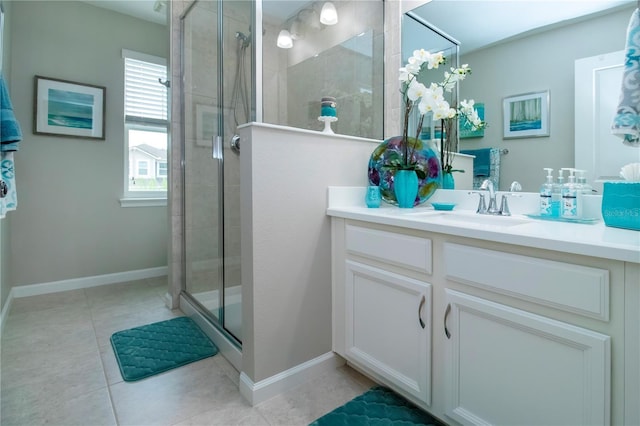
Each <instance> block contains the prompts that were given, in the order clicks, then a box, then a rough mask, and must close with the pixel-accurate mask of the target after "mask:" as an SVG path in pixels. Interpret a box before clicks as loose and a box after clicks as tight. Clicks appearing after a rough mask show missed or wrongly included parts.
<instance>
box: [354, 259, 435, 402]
mask: <svg viewBox="0 0 640 426" xmlns="http://www.w3.org/2000/svg"><path fill="white" fill-rule="evenodd" d="M345 283H346V286H345V287H346V294H345V302H346V303H345V310H346V312H345V316H346V336H345V338H346V342H345V343H346V355H347V358H348V359H349V361H352V362H353V363H354V364H356V365H359V366H361V367H363V368H365V369H366V370H368V371H369V372H370V373H372V374H374V375H376V376H378V377H380V378H382V379H383V380H384V381H386V382H387V383H388V384H389V385H391V386H393V387H396V388H397V389H398V390H400V391H401V392H402V391H404V392H406V393H408V394H410V395H412V396H414V397H416V398H417V399H419V400H420V401H422V402H425V403H427V404H430V403H431V394H430V387H431V343H430V342H431V285H430V284H427V283H425V282H422V281H418V280H415V279H411V278H408V277H405V276H402V275H398V274H395V273H392V272H388V271H384V270H382V269H378V268H375V267H372V266H369V265H364V264H361V263H357V262H351V261H347V262H346V281H345Z"/></svg>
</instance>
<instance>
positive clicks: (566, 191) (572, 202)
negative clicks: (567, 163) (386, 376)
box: [561, 169, 578, 219]
mask: <svg viewBox="0 0 640 426" xmlns="http://www.w3.org/2000/svg"><path fill="white" fill-rule="evenodd" d="M568 170H569V181H568V182H567V183H565V184H564V185H562V212H561V214H562V217H563V218H567V219H576V218H578V184H577V183H576V176H575V175H574V173H575V169H568Z"/></svg>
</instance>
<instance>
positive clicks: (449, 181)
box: [442, 172, 456, 189]
mask: <svg viewBox="0 0 640 426" xmlns="http://www.w3.org/2000/svg"><path fill="white" fill-rule="evenodd" d="M455 188H456V182H455V180H454V179H453V173H446V172H445V173H443V174H442V189H455Z"/></svg>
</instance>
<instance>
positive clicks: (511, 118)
mask: <svg viewBox="0 0 640 426" xmlns="http://www.w3.org/2000/svg"><path fill="white" fill-rule="evenodd" d="M502 109H503V117H504V123H503V129H504V132H503V135H504V139H515V138H535V137H542V136H549V91H548V90H545V91H543V92H533V93H525V94H522V95H516V96H510V97H508V98H504V100H503V101H502Z"/></svg>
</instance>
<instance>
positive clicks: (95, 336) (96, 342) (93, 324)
mask: <svg viewBox="0 0 640 426" xmlns="http://www.w3.org/2000/svg"><path fill="white" fill-rule="evenodd" d="M85 297H87V299H88V296H87V294H86V289H85ZM87 303H88V300H87ZM89 315H90V316H91V327H92V328H93V337H94V341H95V344H96V347H97V349H98V356H99V357H100V365H101V366H102V376H103V377H104V383H105V385H106V387H107V395H109V405H110V408H111V413H112V414H113V419H114V420H115V422H116V425H119V424H120V422H119V421H118V413H117V412H116V407H115V404H114V402H113V395H112V394H111V384H110V383H109V378H108V377H107V369H106V368H105V365H104V359H103V358H102V352H101V351H100V342H98V331H97V330H96V323H95V320H94V317H93V310H92V309H89Z"/></svg>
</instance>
